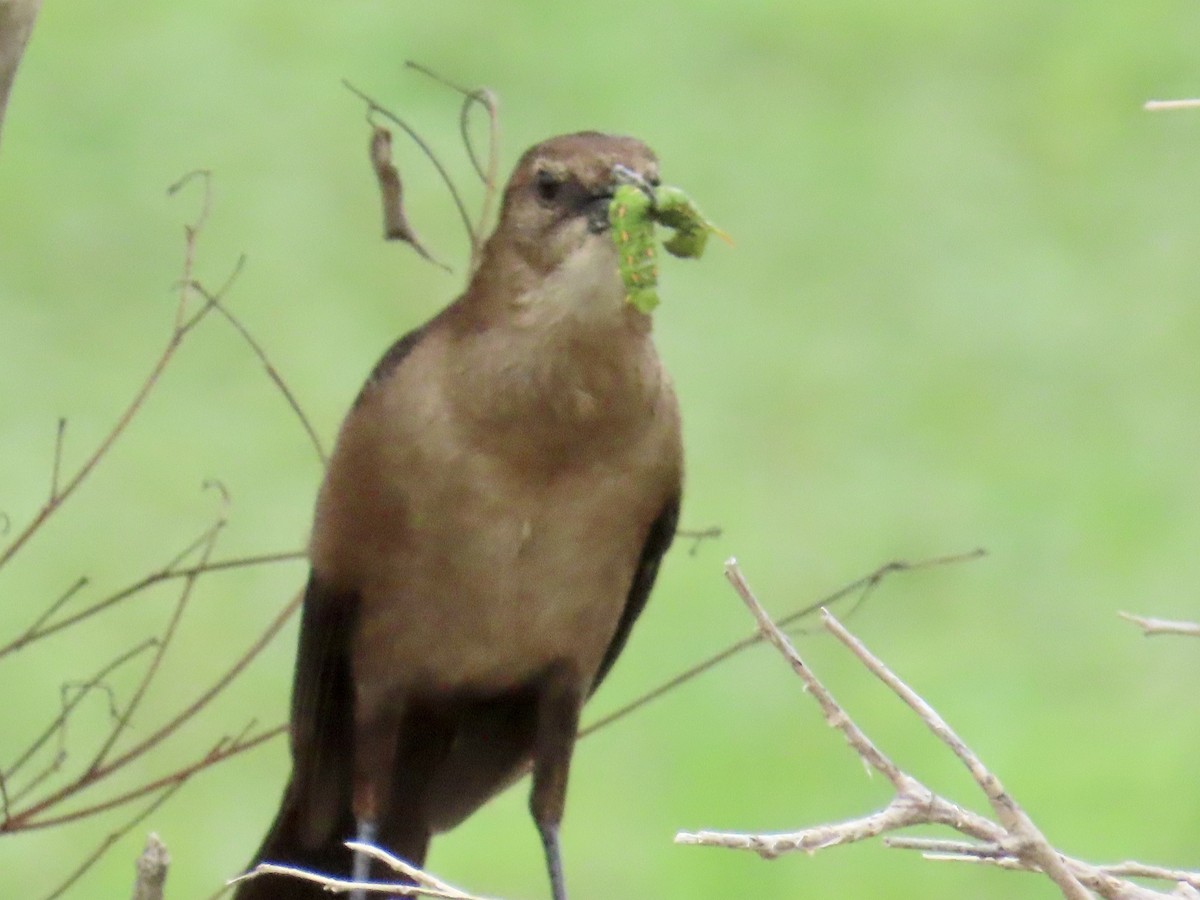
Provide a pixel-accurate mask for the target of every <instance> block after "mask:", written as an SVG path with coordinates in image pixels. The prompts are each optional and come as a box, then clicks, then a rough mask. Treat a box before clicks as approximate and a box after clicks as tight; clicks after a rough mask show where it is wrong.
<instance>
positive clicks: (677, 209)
mask: <svg viewBox="0 0 1200 900" xmlns="http://www.w3.org/2000/svg"><path fill="white" fill-rule="evenodd" d="M616 174H617V177H618V179H619V180H623V182H624V183H622V184H620V185H619V186H618V187H617V189H616V190H615V191H613V198H612V202H611V203H610V204H609V207H608V221H609V224H610V225H611V226H612V235H613V241H614V243H615V244H616V246H617V266H618V269H619V271H620V273H621V282H622V284H624V285H625V300H626V302H628V303H630V304H632V305H633V306H634V307H635V308H636V309H638V310H639V311H641V312H644V313H649V312H650V311H652V310H653V309H654V308H655V307H656V306H658V292H657V290H655V288H657V286H658V253H657V249H656V248H655V246H654V223H655V222H658V223H661V224H662V225H665V226H667V227H668V228H672V229H674V231H675V233H674V234H673V235H672V236H671V237H670V238H668V239H667V240H666V241H664V242H663V248H664V249H665V250H666V251H667V252H668V253H670V254H672V255H673V256H679V257H686V258H691V259H696V258H699V257H700V256H702V255H703V254H704V246H705V244H706V243H707V242H708V234H709V232H710V231H712V232H716V233H717V234H718V235H720V236H722V237H724V238H725V239H726V240H728V237H726V236H725V234H724V232H722V231H720V230H719V229H718V228H717V227H716V226H714V225H713V224H712V223H711V222H710V221H708V219H706V218H705V217H704V215H703V213H701V212H700V210H699V209H698V208H697V206H696V204H695V203H693V202H692V199H691V197H689V196H688V195H687V194H685V193H684V192H683V191H681V190H680V189H679V188H677V187H672V186H670V185H663V186H661V187H658V188H650V187H649V186H648V185H646V184H645V182H643V181H642V180H641V179H640V178H639V177H638V176H636V175H634V174H633V173H632V172H627V171H626V170H623V169H622V171H619V172H617V173H616ZM630 181H633V182H634V183H630ZM651 193H653V199H652V198H651V196H650V194H651Z"/></svg>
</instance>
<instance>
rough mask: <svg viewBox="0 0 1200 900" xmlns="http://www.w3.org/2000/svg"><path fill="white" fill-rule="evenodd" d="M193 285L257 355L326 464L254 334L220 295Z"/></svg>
mask: <svg viewBox="0 0 1200 900" xmlns="http://www.w3.org/2000/svg"><path fill="white" fill-rule="evenodd" d="M195 287H196V290H197V291H198V292H199V293H201V294H202V295H203V296H205V297H207V298H208V299H209V300H211V301H212V304H213V306H214V307H216V310H217V312H219V313H220V314H221V315H222V316H223V317H224V318H225V321H227V322H228V323H229V324H230V325H232V326H233V327H234V330H236V331H237V333H238V334H240V335H241V336H242V338H243V340H245V341H246V343H247V344H249V345H250V349H251V350H253V351H254V355H255V356H257V357H258V361H259V362H261V363H262V365H263V368H264V369H266V372H267V377H268V378H270V379H271V381H272V383H273V384H274V385H275V387H277V388H278V389H279V392H280V393H281V394H283V398H284V400H286V401H287V404H288V406H289V407H290V408H291V410H292V412H293V413H295V415H296V418H297V419H299V420H300V425H301V427H303V428H304V433H305V434H307V435H308V440H309V443H311V444H312V446H313V449H314V450H315V451H316V452H317V459H319V460H320V461H321V465H322V466H324V465H326V464H327V463H328V462H329V457H328V456H327V455H326V453H325V448H324V447H322V446H321V439H320V438H319V437H318V436H317V430H316V429H315V428H313V425H312V422H310V421H309V420H308V416H307V415H305V414H304V410H303V408H301V406H300V402H299V401H298V400H297V399H296V395H295V394H293V393H292V389H291V388H290V387H289V386H288V383H287V382H286V381H285V380H284V378H283V376H282V375H280V374H279V370H278V369H276V368H275V365H274V363H272V362H271V360H270V358H269V357H268V356H267V351H266V350H264V349H263V347H262V345H261V344H260V343H259V342H258V341H257V340H255V338H254V335H252V334H251V333H250V330H249V329H248V328H247V327H246V326H245V325H244V324H242V321H241V320H240V319H239V318H238V317H237V316H235V315H234V314H233V313H232V312H231V311H230V310H229V309H228V308H227V307H226V306H225V304H224V303H222V302H221V299H220V295H218V294H213V295H210V294H208V292H207V291H205V289H204V287H203V286H202V285H199V284H197V285H196V286H195Z"/></svg>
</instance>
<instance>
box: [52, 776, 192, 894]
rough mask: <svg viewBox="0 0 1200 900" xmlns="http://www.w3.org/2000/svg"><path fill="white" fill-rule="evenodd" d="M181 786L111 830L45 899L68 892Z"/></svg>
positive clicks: (178, 785)
mask: <svg viewBox="0 0 1200 900" xmlns="http://www.w3.org/2000/svg"><path fill="white" fill-rule="evenodd" d="M181 787H183V782H182V781H181V782H179V783H178V784H175V785H172V786H170V787H168V788H167V789H166V790H164V791H163V792H162V793H161V794H159V796H157V797H155V798H154V800H153V801H152V802H151V803H148V804H147V805H146V808H145V809H143V810H141V811H140V812H139V813H138V814H137V815H135V816H134V817H133V818H132V819H130V820H129V821H128V822H126V823H125V824H124V825H122V826H121V827H120V828H118V829H116V830H115V831H113V832H110V833H109V834H108V835H107V836H106V837H105V838H104V840H102V841H101V842H100V844H99V845H98V846H97V847H96V849H95V850H93V851H92V852H91V853H90V854H88V855H87V856H86V857H85V858H84V860H83V862H82V863H80V864H79V866H78V867H76V869H75V870H74V871H73V872H71V874H70V875H68V876H67V878H66V880H64V881H63V883H62V884H60V885H59V886H58V887H57V888H55V889H54V890H53V891H51V892H50V893H49V894H47V895H46V898H45V900H56V898H58V897H61V896H62V895H63V894H65V893H66V892H67V890H68V889H70V887H71V886H72V885H74V884H75V882H76V881H78V880H79V879H80V878H82V877H83V875H84V874H85V873H86V872H87V871H88V869H90V868H91V867H92V866H94V865H95V864H96V862H97V860H99V859H100V857H102V856H104V854H105V853H107V852H108V851H109V850H110V849H111V848H112V846H113V845H114V844H116V843H117V841H119V840H121V838H123V837H124V836H125V835H127V834H128V833H129V832H130V831H132V830H133V829H134V828H136V827H137V826H138V825H139V824H140V823H141V822H142V821H144V820H145V819H146V817H148V816H149V815H150V814H151V813H153V812H154V811H155V810H156V809H158V808H159V807H160V806H162V805H163V804H164V803H166V802H167V800H169V799H170V798H171V795H173V794H174V793H175V792H176V791H177V790H179V789H180V788H181Z"/></svg>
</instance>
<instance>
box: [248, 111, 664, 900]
mask: <svg viewBox="0 0 1200 900" xmlns="http://www.w3.org/2000/svg"><path fill="white" fill-rule="evenodd" d="M614 167H623V169H625V170H631V171H632V172H634V173H636V174H637V175H639V176H641V178H642V179H644V180H645V182H646V183H647V184H650V185H655V184H657V183H658V162H657V159H656V158H655V156H654V154H653V153H652V152H651V151H650V149H649V148H648V147H646V146H645V145H644V144H642V143H641V142H640V141H637V140H634V139H632V138H628V137H617V136H611V135H605V134H599V133H595V132H583V133H580V134H570V135H564V136H561V137H556V138H552V139H550V140H548V141H545V142H544V143H541V144H537V145H536V146H534V147H532V148H530V149H529V150H528V151H526V153H525V154H524V155H523V156H522V157H521V159H520V161H519V162H518V164H517V167H516V169H515V171H514V172H513V174H512V177H511V178H510V180H509V183H508V185H507V187H506V188H505V191H504V200H503V205H502V208H501V212H500V220H499V224H498V225H497V227H496V230H495V232H494V233H493V234H492V236H491V237H490V238H489V239H488V241H487V243H486V245H485V247H484V250H483V254H482V257H481V261H480V264H479V267H478V269H477V271H476V272H475V274H474V276H473V277H472V279H471V281H470V284H469V285H468V287H467V289H466V291H465V292H464V293H463V295H462V296H461V297H459V298H458V299H457V300H455V301H454V302H453V303H451V304H450V305H449V306H448V307H447V308H445V309H444V310H442V312H441V313H439V314H438V315H436V316H435V317H434V318H433V319H431V320H430V321H429V322H427V323H426V324H425V325H423V326H421V327H420V328H417V329H416V330H415V331H412V332H410V333H409V334H407V335H406V336H404V337H403V338H401V339H400V340H399V341H397V342H396V343H395V344H394V345H393V346H392V347H391V349H390V350H388V351H387V353H385V354H384V356H383V358H382V359H381V360H380V362H379V363H378V365H376V367H375V370H374V371H373V372H372V373H371V376H370V378H369V379H368V380H367V383H366V385H365V386H364V387H363V389H362V391H361V393H360V394H359V395H358V399H357V400H356V401H355V403H354V406H353V408H352V409H351V410H350V412H349V414H348V415H347V417H346V420H345V422H344V423H343V425H342V429H341V432H340V434H339V436H338V441H337V446H336V449H335V451H334V454H333V458H332V459H331V461H330V465H329V469H328V472H327V473H326V476H325V481H324V484H323V485H322V487H321V491H320V496H319V499H318V501H317V509H316V521H315V524H314V527H313V535H312V542H311V547H310V557H311V563H312V573H311V576H310V578H309V582H308V587H307V590H306V593H305V597H304V607H303V616H302V621H301V625H300V646H299V653H298V656H297V660H296V672H295V684H294V689H293V695H292V710H291V751H292V763H293V766H292V775H291V779H290V781H289V782H288V785H287V788H286V789H285V791H284V796H283V801H282V804H281V807H280V810H279V813H278V815H277V816H276V819H275V822H274V824H273V825H272V826H271V830H270V832H269V833H268V835H267V837H266V839H265V840H264V842H263V845H262V847H261V849H260V850H259V851H258V854H257V855H256V857H255V859H256V860H259V861H270V862H279V863H286V864H291V865H297V866H301V867H304V868H309V869H314V870H317V871H321V872H324V873H328V874H333V875H339V876H343V877H344V876H348V875H351V874H353V875H354V876H356V877H360V878H361V877H366V876H370V877H374V878H382V877H385V876H386V874H387V873H385V872H383V871H382V870H380V869H378V868H377V866H378V864H377V863H376V864H373V865H374V866H375V867H376V868H375V869H374V871H372V865H371V864H368V860H367V858H366V857H364V856H352V854H351V853H350V851H348V850H347V849H346V848H345V847H344V846H343V841H345V840H347V839H350V838H352V837H355V836H356V835H357V836H358V838H359V839H363V840H367V841H370V842H372V843H376V844H378V845H380V846H382V847H384V848H386V849H388V850H390V851H391V852H393V853H395V854H397V855H399V856H401V857H403V858H405V859H407V860H409V861H410V862H412V863H414V864H416V865H420V864H422V862H423V860H424V858H425V853H426V850H427V849H428V846H429V841H430V838H431V836H432V835H433V834H435V833H437V832H440V831H445V830H447V829H450V828H453V827H454V826H455V825H457V824H458V823H459V822H461V821H462V820H463V819H465V818H466V817H467V816H469V815H470V814H471V813H472V812H474V811H475V810H476V809H478V808H479V807H480V806H481V805H482V804H483V803H485V802H486V801H487V800H488V799H489V798H491V797H492V796H494V795H495V794H496V793H497V792H499V791H500V790H502V789H503V788H504V787H506V786H507V785H509V784H511V783H512V782H513V781H514V780H515V779H517V778H518V777H519V776H520V775H521V774H522V773H523V772H524V771H525V769H526V767H527V766H529V764H530V763H532V769H533V788H532V793H531V797H530V810H531V812H532V814H533V818H534V821H535V822H536V824H537V827H538V831H539V833H540V834H541V838H542V842H543V845H544V848H545V854H546V862H547V868H548V869H549V873H550V881H551V887H552V891H553V894H554V898H555V900H565V896H566V894H565V889H564V885H563V876H562V866H561V862H560V857H559V849H558V831H559V823H560V822H561V820H562V815H563V806H564V802H565V798H566V790H567V770H568V767H569V765H570V762H571V755H572V751H573V750H574V746H575V735H576V732H577V730H578V725H579V714H580V709H581V707H582V706H583V703H584V701H585V700H586V699H587V698H588V697H589V696H590V695H591V694H592V692H593V691H595V690H596V687H597V686H598V685H599V684H600V682H601V681H602V680H603V679H604V677H605V675H606V674H607V673H608V671H609V669H610V668H611V667H612V664H613V662H614V661H615V660H616V658H617V656H618V654H620V652H621V649H622V648H623V647H624V646H625V642H626V639H627V638H628V637H629V631H630V629H631V628H632V626H633V623H634V621H635V620H636V619H637V617H638V615H639V614H640V613H641V611H642V608H643V607H644V606H645V603H646V599H647V597H648V595H649V593H650V589H651V586H652V585H653V583H654V579H655V576H656V574H657V572H658V567H659V561H660V560H661V559H662V556H663V554H664V553H665V552H666V550H667V548H668V546H669V545H670V543H671V539H672V537H673V536H674V533H675V526H676V521H677V518H678V513H679V500H680V489H681V479H682V449H681V445H680V429H679V411H678V407H677V404H676V400H675V394H674V390H673V388H672V385H671V379H670V377H669V376H668V375H667V373H666V371H665V370H664V369H663V366H662V363H661V361H660V360H659V357H658V354H657V352H656V351H655V348H654V344H653V342H652V341H651V335H650V325H651V322H650V317H649V316H647V315H645V314H643V313H641V312H639V311H638V310H637V309H635V308H634V307H633V306H631V305H630V304H628V303H626V302H625V291H624V288H623V286H622V283H621V280H620V277H619V274H618V268H617V253H616V248H615V245H614V242H613V240H612V235H611V234H610V231H609V221H608V206H609V202H610V200H611V198H612V194H613V190H614V188H615V186H616V179H615V176H614ZM626 174H627V173H626ZM323 896H325V894H324V893H322V892H321V890H320V888H319V887H317V886H315V885H312V884H307V883H304V882H301V881H298V880H294V879H291V878H286V877H282V876H275V875H271V876H260V877H258V878H256V879H253V880H250V881H247V882H243V883H242V884H241V886H240V887H239V888H238V891H237V893H236V895H235V898H236V900H263V898H272V900H301V898H317V897H323Z"/></svg>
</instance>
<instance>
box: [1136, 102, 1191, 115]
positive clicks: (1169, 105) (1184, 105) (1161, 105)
mask: <svg viewBox="0 0 1200 900" xmlns="http://www.w3.org/2000/svg"><path fill="white" fill-rule="evenodd" d="M1197 107H1200V100H1147V101H1146V102H1145V103H1143V104H1142V109H1145V110H1149V111H1150V112H1157V111H1159V110H1164V109H1196V108H1197Z"/></svg>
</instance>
